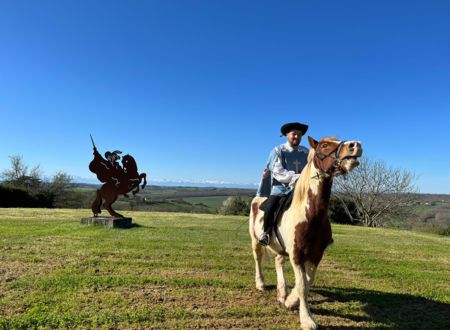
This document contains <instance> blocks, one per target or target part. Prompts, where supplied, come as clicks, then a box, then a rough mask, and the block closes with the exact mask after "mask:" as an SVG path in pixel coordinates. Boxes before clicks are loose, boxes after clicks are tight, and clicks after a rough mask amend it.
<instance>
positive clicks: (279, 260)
mask: <svg viewBox="0 0 450 330" xmlns="http://www.w3.org/2000/svg"><path fill="white" fill-rule="evenodd" d="M283 265H284V257H283V256H282V255H277V256H276V257H275V269H276V271H277V300H278V301H279V302H280V303H282V304H284V302H285V300H286V296H287V291H286V282H285V280H284V271H283Z"/></svg>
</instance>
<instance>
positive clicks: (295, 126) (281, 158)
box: [256, 123, 309, 246]
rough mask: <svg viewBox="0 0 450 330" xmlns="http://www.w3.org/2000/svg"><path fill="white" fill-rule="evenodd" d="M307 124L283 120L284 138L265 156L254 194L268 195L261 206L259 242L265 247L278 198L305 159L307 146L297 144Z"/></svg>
mask: <svg viewBox="0 0 450 330" xmlns="http://www.w3.org/2000/svg"><path fill="white" fill-rule="evenodd" d="M307 130H308V125H305V124H301V123H287V124H285V125H283V126H282V127H281V134H282V135H284V136H286V137H287V141H286V143H284V144H281V145H279V146H276V147H275V148H274V149H273V150H272V152H271V153H270V155H269V160H268V161H267V166H266V168H265V169H264V172H263V177H262V179H261V183H260V185H259V188H258V191H257V194H256V195H257V196H261V197H263V196H264V197H265V196H268V197H269V198H268V199H267V202H266V203H265V208H264V232H263V233H262V235H261V236H260V238H259V243H260V244H261V245H263V246H266V245H268V244H269V243H270V238H271V232H272V229H273V224H274V221H275V219H274V217H275V213H276V210H277V208H278V205H279V202H280V199H281V198H282V197H283V196H286V195H288V194H289V193H290V192H291V191H292V188H293V187H294V183H295V181H296V180H297V179H298V177H299V176H300V173H301V171H302V170H303V168H304V167H305V165H306V163H307V158H308V152H309V149H308V148H306V147H303V146H300V141H301V139H302V136H303V135H305V133H306V131H307Z"/></svg>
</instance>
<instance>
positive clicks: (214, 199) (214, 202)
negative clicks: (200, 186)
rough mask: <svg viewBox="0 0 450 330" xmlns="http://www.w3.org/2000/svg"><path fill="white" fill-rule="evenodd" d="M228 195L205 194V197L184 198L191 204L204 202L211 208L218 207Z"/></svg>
mask: <svg viewBox="0 0 450 330" xmlns="http://www.w3.org/2000/svg"><path fill="white" fill-rule="evenodd" d="M228 197H229V196H207V197H185V198H183V200H185V201H186V202H188V203H191V204H204V205H206V206H208V207H209V208H211V209H218V208H220V207H221V206H222V203H223V202H224V201H225V200H226V199H227V198H228Z"/></svg>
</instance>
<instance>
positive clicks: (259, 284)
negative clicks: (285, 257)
mask: <svg viewBox="0 0 450 330" xmlns="http://www.w3.org/2000/svg"><path fill="white" fill-rule="evenodd" d="M252 249H253V257H254V258H255V283H256V289H258V290H259V291H264V289H265V287H264V276H263V274H262V269H261V262H262V257H263V251H262V249H263V247H262V246H261V245H260V244H258V242H256V240H255V239H253V240H252Z"/></svg>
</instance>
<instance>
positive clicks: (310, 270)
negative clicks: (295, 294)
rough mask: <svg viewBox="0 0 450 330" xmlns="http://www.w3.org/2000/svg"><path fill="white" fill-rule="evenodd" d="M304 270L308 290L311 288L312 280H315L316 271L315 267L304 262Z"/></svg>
mask: <svg viewBox="0 0 450 330" xmlns="http://www.w3.org/2000/svg"><path fill="white" fill-rule="evenodd" d="M305 269H306V279H307V280H308V285H309V286H308V288H311V286H312V285H313V284H314V280H315V279H316V270H317V265H316V264H314V263H312V262H310V261H306V262H305Z"/></svg>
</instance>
